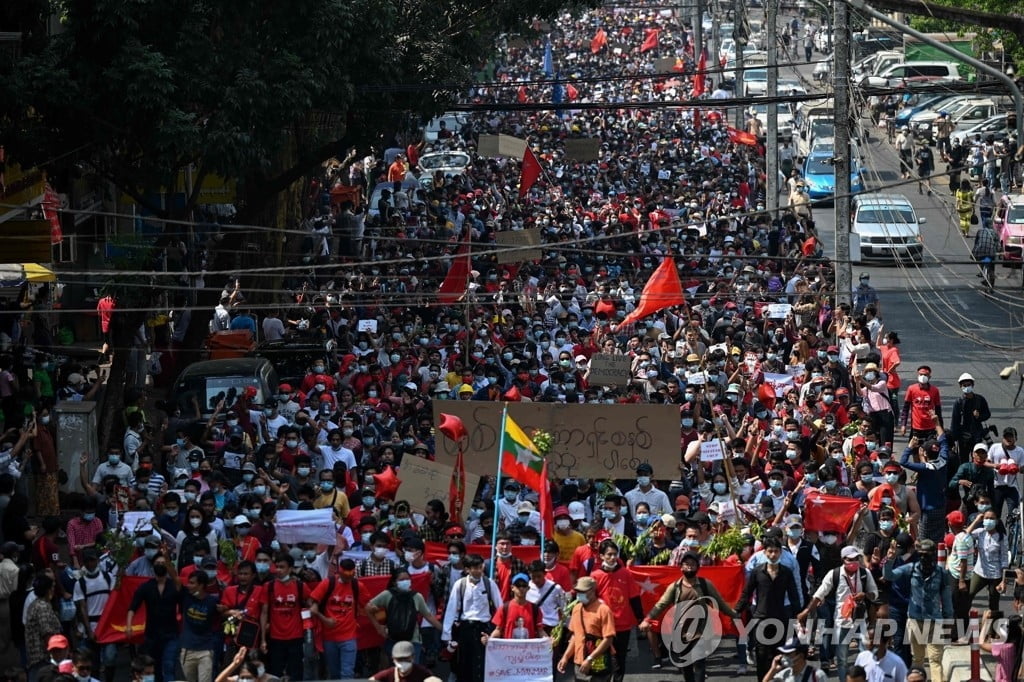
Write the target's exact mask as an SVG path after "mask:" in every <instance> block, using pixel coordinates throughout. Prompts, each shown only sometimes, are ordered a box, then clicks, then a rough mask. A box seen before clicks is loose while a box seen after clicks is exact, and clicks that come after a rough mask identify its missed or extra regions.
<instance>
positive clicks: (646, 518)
mask: <svg viewBox="0 0 1024 682" xmlns="http://www.w3.org/2000/svg"><path fill="white" fill-rule="evenodd" d="M636 522H637V525H640V526H646V525H647V524H648V523H650V522H651V515H650V514H647V513H646V512H640V513H638V514H637V515H636Z"/></svg>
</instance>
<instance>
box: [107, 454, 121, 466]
mask: <svg viewBox="0 0 1024 682" xmlns="http://www.w3.org/2000/svg"><path fill="white" fill-rule="evenodd" d="M107 463H108V464H109V465H110V466H114V467H116V466H117V465H118V464H120V463H121V456H120V455H107Z"/></svg>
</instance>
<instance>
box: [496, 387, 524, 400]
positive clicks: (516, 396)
mask: <svg viewBox="0 0 1024 682" xmlns="http://www.w3.org/2000/svg"><path fill="white" fill-rule="evenodd" d="M501 397H502V399H503V400H507V401H509V402H510V403H520V402H522V401H523V394H522V393H520V392H519V389H518V388H516V387H515V386H512V387H511V388H509V389H508V390H507V391H505V393H504V394H502V396H501Z"/></svg>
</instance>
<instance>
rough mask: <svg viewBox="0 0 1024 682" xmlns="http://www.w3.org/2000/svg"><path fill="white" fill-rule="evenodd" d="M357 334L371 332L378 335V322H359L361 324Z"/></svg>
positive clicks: (357, 328)
mask: <svg viewBox="0 0 1024 682" xmlns="http://www.w3.org/2000/svg"><path fill="white" fill-rule="evenodd" d="M356 331H357V332H369V333H371V334H376V333H377V320H359V324H357V325H356Z"/></svg>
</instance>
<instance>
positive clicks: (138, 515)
mask: <svg viewBox="0 0 1024 682" xmlns="http://www.w3.org/2000/svg"><path fill="white" fill-rule="evenodd" d="M154 518H156V516H155V514H153V512H151V511H129V512H125V513H124V519H122V521H121V530H123V531H125V532H126V533H138V532H140V531H151V530H153V519H154Z"/></svg>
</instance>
